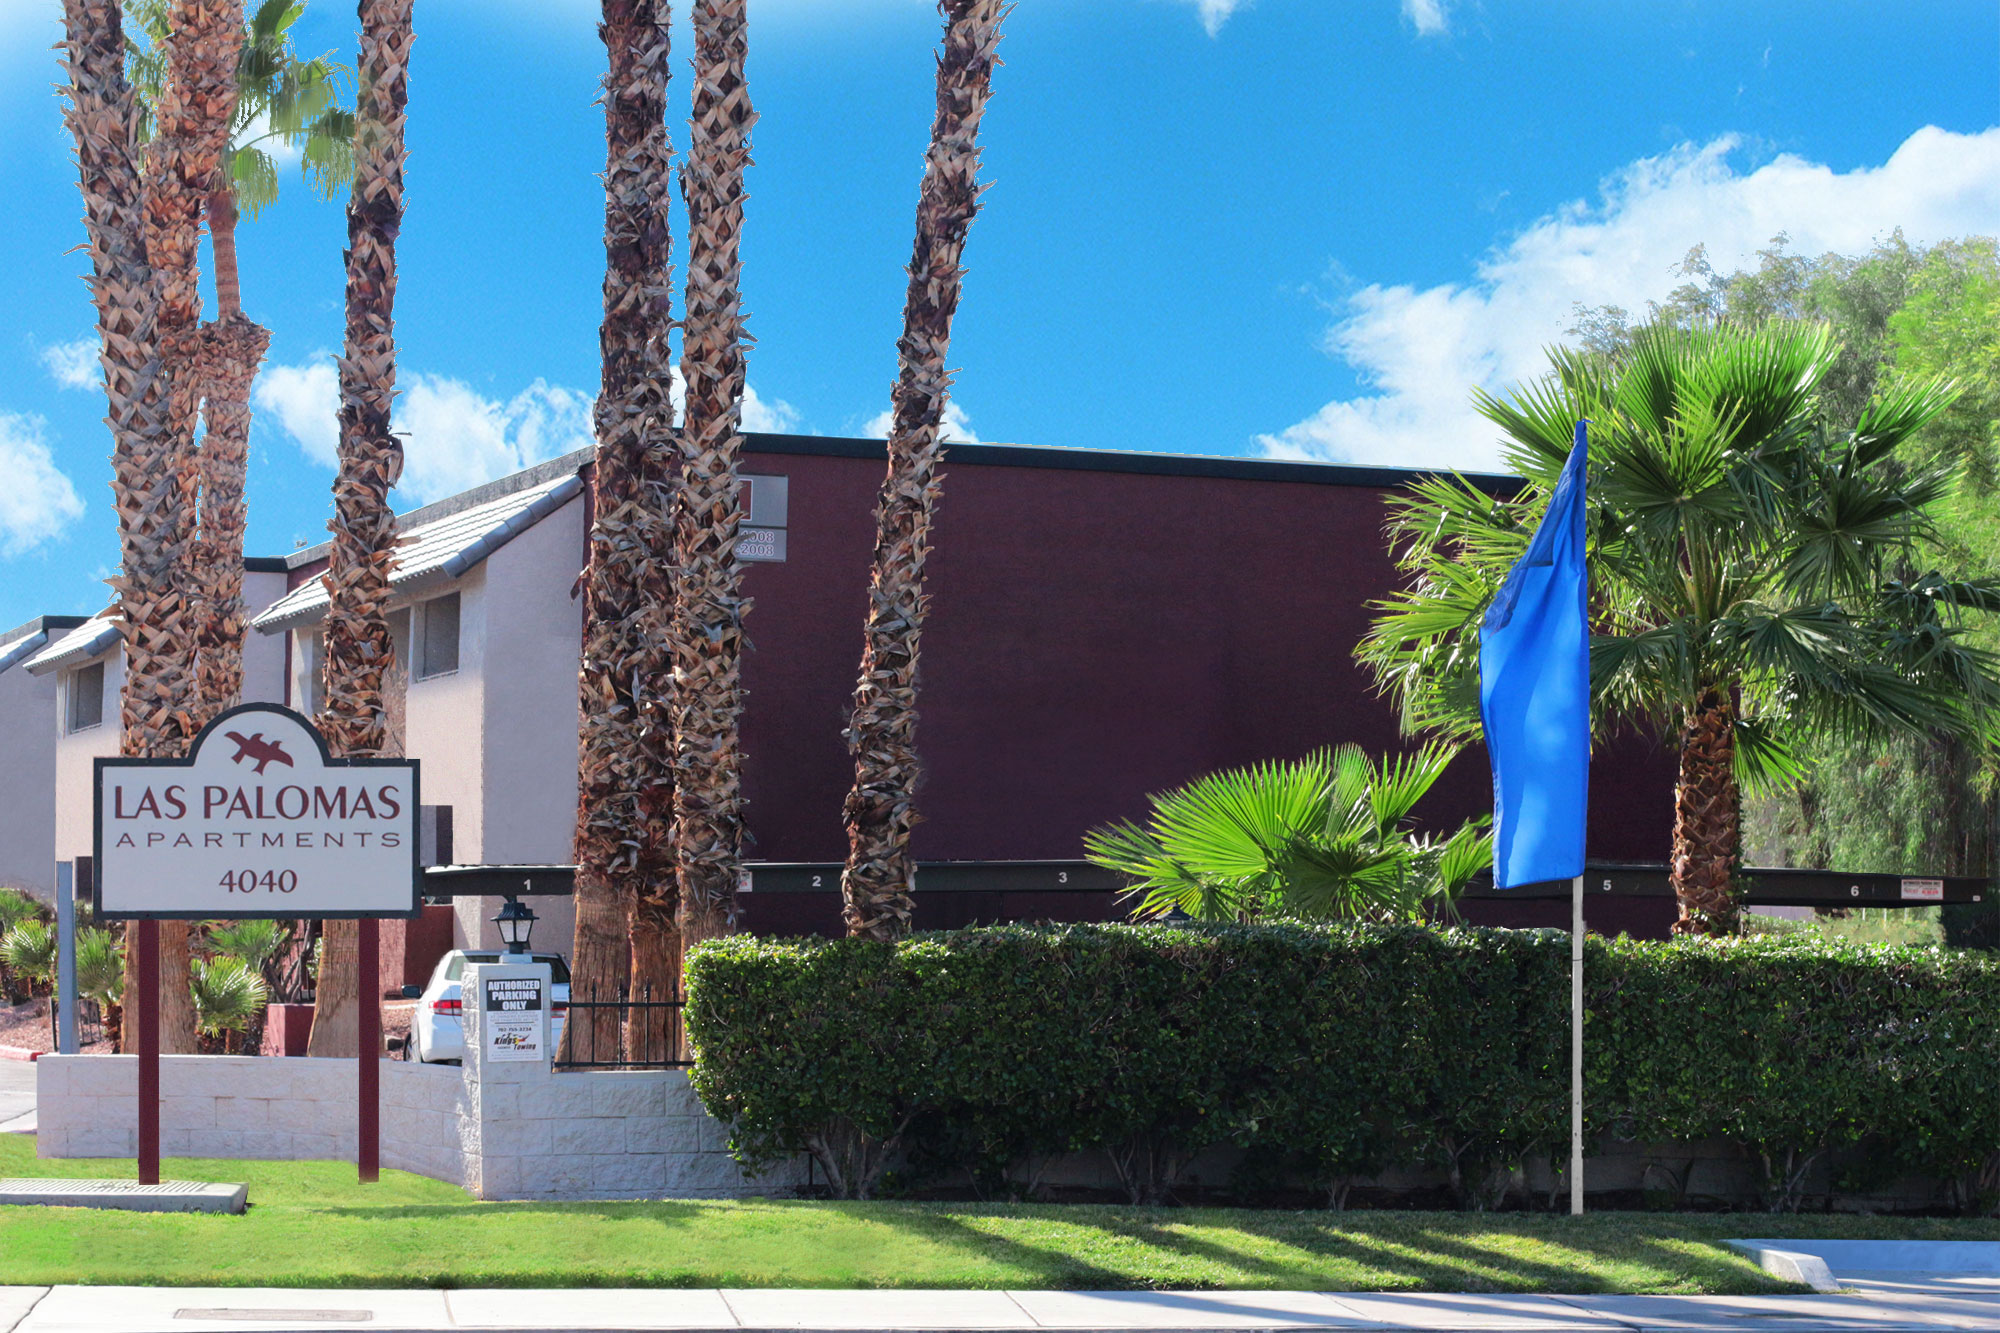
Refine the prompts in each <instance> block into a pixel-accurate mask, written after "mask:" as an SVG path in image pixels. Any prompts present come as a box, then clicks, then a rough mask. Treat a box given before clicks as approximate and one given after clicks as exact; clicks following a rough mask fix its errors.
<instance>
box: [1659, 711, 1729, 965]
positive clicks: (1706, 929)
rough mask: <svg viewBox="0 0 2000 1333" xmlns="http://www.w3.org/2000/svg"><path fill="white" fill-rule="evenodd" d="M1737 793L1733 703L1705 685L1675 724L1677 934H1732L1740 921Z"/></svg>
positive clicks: (1674, 862)
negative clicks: (1677, 738)
mask: <svg viewBox="0 0 2000 1333" xmlns="http://www.w3.org/2000/svg"><path fill="white" fill-rule="evenodd" d="M1742 839H1743V834H1742V797H1741V793H1740V792H1739V791H1738V790H1737V786H1736V705H1735V703H1734V702H1733V701H1732V700H1731V698H1730V696H1729V691H1727V690H1724V689H1713V688H1711V689H1708V690H1704V691H1703V692H1702V694H1701V697H1700V698H1699V699H1698V700H1696V701H1695V703H1694V705H1693V706H1692V707H1691V708H1689V709H1688V712H1687V719H1686V723H1685V725H1684V726H1683V727H1682V729H1681V771H1680V782H1679V785H1678V786H1677V787H1676V788H1675V790H1674V846H1673V863H1672V870H1673V886H1674V897H1675V898H1676V899H1677V900H1678V901H1679V903H1680V909H1681V911H1680V918H1679V919H1678V920H1676V921H1675V922H1674V933H1675V934H1676V935H1733V934H1735V933H1736V929H1737V925H1738V920H1739V907H1738V903H1737V900H1736V862H1737V858H1738V857H1739V856H1740V855H1741V853H1742V846H1743V840H1742Z"/></svg>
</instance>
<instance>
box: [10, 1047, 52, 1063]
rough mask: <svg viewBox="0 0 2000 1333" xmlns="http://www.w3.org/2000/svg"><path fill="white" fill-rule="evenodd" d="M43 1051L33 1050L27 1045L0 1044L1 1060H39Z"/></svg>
mask: <svg viewBox="0 0 2000 1333" xmlns="http://www.w3.org/2000/svg"><path fill="white" fill-rule="evenodd" d="M41 1058H42V1052H40V1051H31V1050H29V1049H28V1048H27V1047H25V1046H0V1060H31V1061H32V1060H39V1059H41Z"/></svg>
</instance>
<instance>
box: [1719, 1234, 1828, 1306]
mask: <svg viewBox="0 0 2000 1333" xmlns="http://www.w3.org/2000/svg"><path fill="white" fill-rule="evenodd" d="M1723 1243H1724V1244H1725V1245H1727V1246H1729V1248H1731V1249H1733V1250H1736V1251H1738V1252H1739V1253H1742V1254H1744V1255H1747V1256H1748V1257H1749V1258H1751V1259H1754V1260H1755V1261H1756V1262H1757V1266H1758V1267H1759V1268H1762V1269H1763V1270H1764V1271H1765V1272H1767V1273H1769V1274H1770V1275H1771V1276H1772V1277H1779V1278H1783V1279H1784V1280H1785V1281H1787V1282H1798V1283H1801V1284H1803V1285H1805V1286H1808V1287H1811V1288H1812V1289H1813V1290H1814V1291H1818V1292H1827V1293H1832V1292H1838V1291H1839V1290H1840V1284H1839V1283H1838V1282H1835V1281H1834V1280H1833V1270H1832V1269H1830V1268H1828V1267H1827V1266H1826V1260H1824V1259H1822V1258H1820V1257H1819V1256H1818V1255H1816V1254H1801V1253H1799V1252H1798V1251H1797V1250H1777V1249H1772V1248H1770V1247H1769V1246H1765V1245H1759V1244H1757V1243H1756V1242H1754V1241H1747V1240H1731V1241H1724V1242H1723Z"/></svg>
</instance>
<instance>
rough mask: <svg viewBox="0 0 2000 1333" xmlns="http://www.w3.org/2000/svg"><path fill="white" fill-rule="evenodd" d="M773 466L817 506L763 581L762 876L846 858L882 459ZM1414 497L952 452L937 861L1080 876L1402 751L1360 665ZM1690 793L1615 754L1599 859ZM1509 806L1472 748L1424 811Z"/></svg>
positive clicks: (1649, 750) (935, 775)
mask: <svg viewBox="0 0 2000 1333" xmlns="http://www.w3.org/2000/svg"><path fill="white" fill-rule="evenodd" d="M750 443H751V451H750V452H749V453H748V454H747V455H746V457H745V460H744V467H745V470H746V471H751V472H756V473H758V474H772V475H781V476H786V477H789V478H790V480H791V485H790V518H789V524H790V526H789V532H788V536H787V541H788V548H789V549H788V553H787V559H786V561H785V562H784V563H782V564H757V565H752V566H750V567H749V570H748V574H747V577H746V579H745V589H746V591H747V592H748V593H749V595H750V596H752V597H753V598H754V599H755V603H756V604H755V606H754V607H753V608H752V610H751V612H750V614H749V617H748V620H747V625H748V633H749V638H750V640H751V643H752V645H753V651H752V652H751V653H750V654H749V656H748V658H747V660H746V662H745V667H744V680H745V684H746V687H747V690H748V698H747V700H746V708H745V714H744V719H743V744H744V752H745V772H744V790H745V793H746V795H747V797H748V801H749V805H748V810H747V819H748V823H749V827H750V829H751V831H752V833H753V835H754V837H755V842H754V844H753V845H752V846H751V847H750V848H749V849H748V851H747V855H748V856H749V857H750V858H751V859H754V860H768V861H840V860H842V859H844V857H845V855H846V844H845V839H844V835H843V832H842V829H841V822H840V807H841V801H842V799H843V798H844V796H845V795H846V792H847V786H848V783H849V780H850V778H851V774H852V770H851V767H850V763H849V759H848V755H847V750H846V745H845V742H844V741H843V739H842V737H841V729H842V728H843V727H844V726H845V725H846V721H847V711H848V706H849V695H850V693H851V691H852V689H853V682H854V676H855V670H856V666H857V664H858V658H859V655H860V650H861V624H862V616H863V614H864V611H865V608H866V604H867V603H866V597H867V579H868V567H869V557H870V551H871V549H872V544H873V539H874V527H873V508H874V500H875V490H876V487H877V486H878V485H879V484H880V482H881V478H882V471H883V466H884V463H883V454H882V446H881V445H880V444H879V443H874V444H872V445H867V444H863V443H862V442H859V441H835V440H790V439H774V438H773V437H768V436H753V437H752V438H751V442H750ZM1113 467H1117V468H1123V469H1128V470H1122V471H1113V470H1110V469H1111V468H1113ZM1139 469H1146V470H1139ZM1204 472H1206V473H1209V474H1210V475H1202V473H1204ZM1232 474H1233V475H1232ZM1401 480H1402V476H1401V475H1400V474H1395V473H1382V472H1375V471H1371V470H1366V469H1346V468H1333V467H1321V466H1313V465H1301V464H1275V463H1250V462H1245V461H1243V460H1224V459H1183V458H1164V457H1152V456H1144V455H1137V456H1135V455H1123V456H1121V455H1105V454H1083V453H1074V454H1072V453H1068V452H1066V451H1057V450H1027V449H997V448H992V447H975V448H960V449H956V450H953V451H951V456H950V458H949V459H948V461H947V465H946V468H945V480H944V495H943V500H942V503H941V505H940V507H939V512H938V522H937V528H936V531H935V550H934V553H933V555H932V557H931V561H930V567H929V592H930V595H931V598H932V604H931V615H930V621H929V624H928V626H927V628H926V631H925V637H924V656H923V681H922V688H923V693H922V703H921V711H922V719H921V723H920V725H919V728H918V744H919V748H920V750H921V752H922V754H923V758H924V766H925V776H924V779H923V783H922V786H921V787H920V788H919V791H918V808H919V810H920V811H921V813H922V816H923V821H924V822H923V823H922V824H921V825H919V827H918V829H917V831H916V835H915V851H916V855H917V857H918V859H920V860H926V861H945V860H952V861H957V860H1026V859H1043V858H1048V859H1060V858H1074V857H1080V856H1081V855H1082V837H1083V834H1084V832H1085V830H1087V829H1089V828H1091V827H1092V826H1094V825H1097V824H1101V823H1104V822H1106V821H1107V820H1112V819H1119V818H1136V817H1138V816H1140V815H1142V814H1143V813H1144V810H1145V796H1146V793H1148V792H1152V791H1159V790H1162V789H1165V788H1168V787H1172V786H1176V785H1178V784H1181V783H1184V782H1187V781H1188V780H1190V779H1192V778H1194V777H1197V776H1199V775H1200V774H1203V773H1206V772H1209V771H1211V770H1214V769H1217V768H1222V767H1227V766H1230V765H1237V764H1245V763H1249V762H1252V761H1255V760H1259V759H1269V758H1279V757H1293V756H1297V755H1300V754H1303V753H1305V752H1306V751H1308V750H1311V749H1313V748H1315V747H1318V746H1323V745H1332V744H1337V743H1339V742H1342V741H1354V742H1356V743H1358V744H1360V745H1362V746H1363V747H1364V748H1366V749H1368V750H1369V751H1371V752H1380V751H1383V750H1387V749H1390V748H1392V747H1394V746H1395V745H1397V744H1398V736H1397V729H1396V719H1395V715H1394V712H1393V710H1392V709H1391V708H1390V707H1389V706H1388V704H1387V703H1386V702H1385V701H1383V700H1382V699H1380V698H1378V697H1377V696H1376V695H1375V694H1374V692H1373V689H1372V687H1371V684H1370V680H1369V677H1368V675H1367V673H1366V672H1365V671H1363V670H1362V669H1361V668H1359V667H1358V666H1356V665H1355V663H1354V660H1353V652H1354V647H1355V645H1356V643H1357V642H1358V641H1359V640H1360V638H1361V635H1362V634H1363V633H1364V631H1365V630H1366V627H1367V623H1368V619H1369V616H1370V611H1369V607H1368V603H1369V602H1370V601H1371V600H1372V599H1374V598H1377V597H1380V596H1382V595H1383V594H1384V593H1386V592H1387V591H1388V590H1389V589H1390V588H1391V587H1392V586H1393V582H1394V571H1393V569H1392V567H1391V565H1390V562H1389V557H1388V553H1387V550H1386V548H1385V545H1384V539H1383V524H1384V521H1385V517H1386V514H1385V508H1384V500H1385V497H1386V495H1387V494H1388V488H1389V487H1390V486H1393V485H1395V484H1399V483H1400V481H1401ZM1671 784H1672V765H1671V756H1670V755H1666V754H1662V753H1661V752H1660V751H1659V750H1658V747H1656V746H1653V745H1650V744H1649V743H1647V742H1644V741H1641V740H1636V739H1623V740H1621V741H1619V742H1617V743H1615V744H1613V745H1611V746H1608V747H1605V749H1604V750H1603V752H1602V753H1601V754H1600V756H1599V758H1598V759H1597V761H1596V762H1595V764H1594V765H1593V769H1592V779H1591V801H1592V819H1591V833H1590V853H1591V855H1592V856H1593V857H1594V858H1598V859H1604V860H1655V861H1657V860H1662V859H1664V857H1665V855H1666V849H1667V835H1668V830H1669V827H1670V822H1671V818H1672V786H1671ZM1490 807H1491V791H1490V780H1489V777H1488V773H1487V768H1486V761H1485V757H1484V755H1483V753H1481V752H1479V751H1477V750H1471V751H1468V752H1466V753H1465V754H1463V755H1462V756H1461V757H1460V758H1459V759H1458V761H1457V762H1456V763H1455V764H1454V765H1453V767H1452V769H1451V770H1450V771H1449V772H1448V773H1447V774H1446V776H1445V778H1444V780H1443V781H1442V782H1441V783H1440V784H1439V787H1438V788H1437V790H1436V792H1435V793H1434V795H1433V798H1432V799H1431V800H1430V801H1429V802H1428V803H1427V806H1426V808H1425V811H1424V814H1425V815H1426V816H1427V818H1430V819H1432V820H1435V821H1438V822H1440V823H1447V822H1455V821H1457V820H1458V819H1461V818H1464V817H1465V816H1467V815H1470V814H1474V813H1479V812H1483V811H1486V810H1488V809H1490ZM1523 906H1526V905H1525V904H1524V905H1523Z"/></svg>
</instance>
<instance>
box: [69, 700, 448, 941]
mask: <svg viewBox="0 0 2000 1333" xmlns="http://www.w3.org/2000/svg"><path fill="white" fill-rule="evenodd" d="M418 802H419V793H418V785H417V762H416V760H414V759H332V758H329V757H328V755H327V751H326V742H325V741H324V740H323V739H322V738H321V736H320V734H319V732H318V730H317V729H315V728H314V727H313V725H312V723H310V722H308V721H307V720H306V719H305V718H303V717H301V716H299V715H298V714H297V713H294V712H292V711H291V710H290V709H289V708H280V707H278V706H277V705H275V704H245V705H244V706H242V707H241V708H232V709H230V710H229V711H228V712H226V713H224V714H222V716H220V717H218V718H216V719H215V721H213V722H211V723H209V724H208V726H207V727H206V728H204V729H203V731H202V733H201V735H200V736H198V737H197V738H196V739H195V743H194V747H193V749H192V750H191V751H190V752H189V754H188V757H187V758H186V759H178V760H175V759H166V760H162V759H99V760H98V761H97V836H96V843H97V845H96V852H97V861H96V866H97V872H96V875H95V877H94V885H93V887H94V891H95V892H94V897H95V904H94V905H95V907H96V911H97V914H98V915H99V916H100V917H111V918H136V919H147V918H168V919H172V918H189V919H193V920H207V919H210V918H214V917H384V916H414V915H415V914H416V913H417V910H418V908H419V905H420V902H419V884H420V882H421V878H422V873H423V872H422V868H421V863H420V857H419V849H418V840H417V823H418V818H419V805H418Z"/></svg>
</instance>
